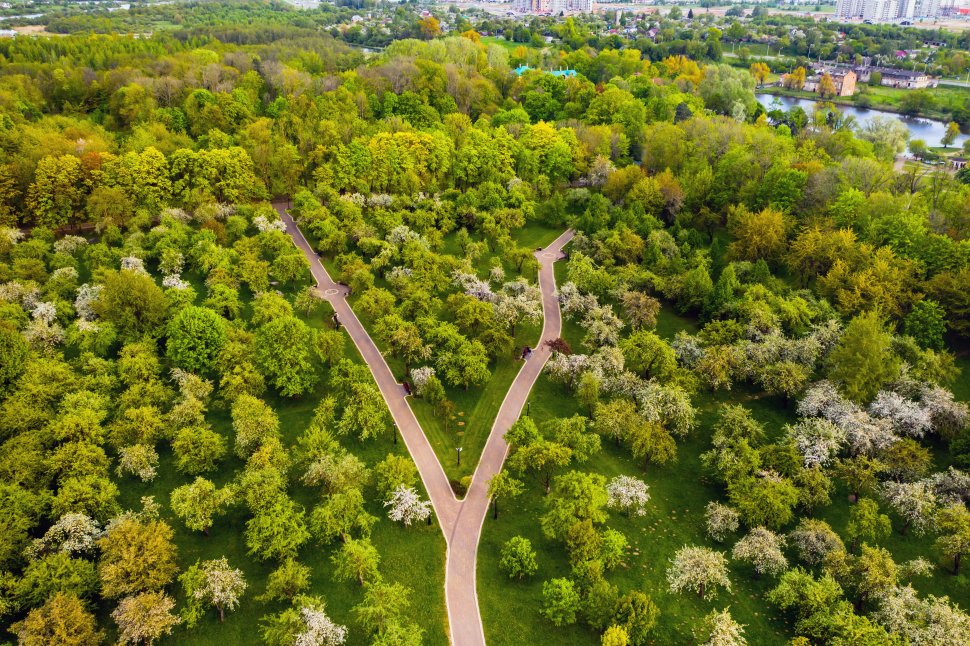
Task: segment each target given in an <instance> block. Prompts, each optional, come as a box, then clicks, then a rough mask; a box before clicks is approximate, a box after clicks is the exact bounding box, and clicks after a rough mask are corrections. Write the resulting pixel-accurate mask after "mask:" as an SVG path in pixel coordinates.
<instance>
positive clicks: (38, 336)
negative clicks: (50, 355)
mask: <svg viewBox="0 0 970 646" xmlns="http://www.w3.org/2000/svg"><path fill="white" fill-rule="evenodd" d="M23 335H24V338H25V339H27V341H28V342H29V343H30V344H31V345H32V346H34V347H35V348H38V349H47V350H49V349H51V348H53V347H54V346H56V345H60V344H61V343H63V342H64V328H62V327H61V326H60V325H58V324H57V323H48V322H47V321H45V320H44V319H41V318H36V319H34V320H33V321H31V322H30V323H28V324H27V327H26V329H24V331H23Z"/></svg>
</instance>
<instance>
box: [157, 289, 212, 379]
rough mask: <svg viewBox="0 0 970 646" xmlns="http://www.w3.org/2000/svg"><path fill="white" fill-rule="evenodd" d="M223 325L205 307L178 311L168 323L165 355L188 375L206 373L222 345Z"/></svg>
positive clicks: (191, 307) (210, 368) (193, 307)
mask: <svg viewBox="0 0 970 646" xmlns="http://www.w3.org/2000/svg"><path fill="white" fill-rule="evenodd" d="M225 324H226V321H225V319H224V318H222V317H221V316H219V315H218V314H216V313H215V312H213V311H212V310H210V309H209V308H207V307H195V306H190V307H186V308H183V309H181V310H179V312H178V314H176V315H175V316H174V317H172V320H171V321H169V323H168V340H167V341H166V344H165V346H166V353H167V354H168V358H169V359H171V360H172V361H173V362H174V363H175V365H177V366H179V367H180V368H183V369H185V370H188V371H189V372H197V373H207V372H209V371H211V370H212V368H213V366H214V365H215V361H216V357H218V356H219V352H220V351H221V350H222V346H223V345H224V344H225V342H226V328H225Z"/></svg>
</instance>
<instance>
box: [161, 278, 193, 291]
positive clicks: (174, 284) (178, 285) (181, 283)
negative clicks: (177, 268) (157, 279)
mask: <svg viewBox="0 0 970 646" xmlns="http://www.w3.org/2000/svg"><path fill="white" fill-rule="evenodd" d="M162 287H165V288H166V289H177V290H179V291H182V290H184V289H189V288H190V287H192V285H191V284H190V283H189V282H188V281H186V280H182V277H181V276H180V275H179V274H169V275H168V276H165V277H164V278H162Z"/></svg>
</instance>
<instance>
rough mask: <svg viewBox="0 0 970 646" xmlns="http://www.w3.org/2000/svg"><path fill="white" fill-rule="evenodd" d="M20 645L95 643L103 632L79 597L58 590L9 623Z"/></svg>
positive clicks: (78, 645) (82, 645)
mask: <svg viewBox="0 0 970 646" xmlns="http://www.w3.org/2000/svg"><path fill="white" fill-rule="evenodd" d="M10 631H11V632H12V633H13V634H15V635H16V636H17V640H18V643H19V644H21V645H22V646H51V645H52V644H57V645H58V646H97V645H98V644H100V643H101V642H102V641H104V633H103V632H101V631H99V630H98V624H97V621H96V620H95V617H94V615H93V614H91V613H90V612H89V611H88V610H87V609H86V608H85V607H84V604H83V603H82V602H81V600H80V599H78V598H77V597H75V596H74V595H72V594H68V593H65V592H58V593H56V594H54V595H53V596H52V597H51V598H50V599H48V600H47V602H46V603H45V604H44V605H43V606H41V607H40V608H34V609H33V610H31V611H30V612H29V613H28V614H27V617H26V618H24V619H23V620H22V621H19V622H17V623H15V624H13V625H12V626H10Z"/></svg>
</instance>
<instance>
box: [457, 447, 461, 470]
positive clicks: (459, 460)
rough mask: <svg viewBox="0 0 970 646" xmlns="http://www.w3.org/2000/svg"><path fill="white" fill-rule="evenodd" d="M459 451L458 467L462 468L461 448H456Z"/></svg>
mask: <svg viewBox="0 0 970 646" xmlns="http://www.w3.org/2000/svg"><path fill="white" fill-rule="evenodd" d="M456 448H457V449H458V466H461V447H460V446H459V447H456Z"/></svg>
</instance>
